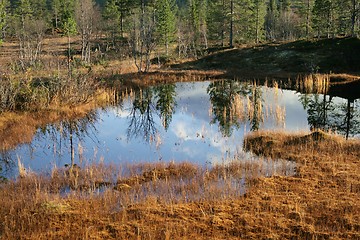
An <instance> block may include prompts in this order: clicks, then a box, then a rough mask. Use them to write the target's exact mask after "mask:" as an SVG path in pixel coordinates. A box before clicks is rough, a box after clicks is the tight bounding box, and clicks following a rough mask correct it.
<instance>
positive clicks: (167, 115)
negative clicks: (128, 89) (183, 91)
mask: <svg viewBox="0 0 360 240" xmlns="http://www.w3.org/2000/svg"><path fill="white" fill-rule="evenodd" d="M175 90H176V87H175V85H174V84H165V85H161V86H157V87H153V88H145V89H141V90H140V91H137V92H136V93H135V99H134V101H133V103H132V107H131V109H130V114H129V119H130V121H129V127H128V130H127V136H128V139H132V138H133V137H137V138H142V139H144V140H145V141H146V142H152V141H153V140H154V139H155V138H156V134H157V133H158V129H157V127H156V121H155V119H154V115H153V114H154V113H156V114H157V116H158V117H159V118H160V119H161V122H162V125H163V127H164V129H165V130H167V129H168V128H169V126H170V123H171V120H172V116H173V114H174V113H175V106H176V100H175V97H176V91H175Z"/></svg>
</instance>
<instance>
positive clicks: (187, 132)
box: [7, 81, 345, 176]
mask: <svg viewBox="0 0 360 240" xmlns="http://www.w3.org/2000/svg"><path fill="white" fill-rule="evenodd" d="M232 82H234V81H232ZM217 84H218V85H217ZM217 84H214V83H211V82H196V83H177V84H176V85H174V86H172V88H167V90H166V91H170V92H171V91H173V92H172V93H170V94H167V95H166V94H165V95H164V94H163V92H161V91H162V90H164V89H160V90H159V89H156V88H152V89H151V90H150V91H147V90H143V92H142V94H139V93H138V94H135V95H137V98H136V99H137V100H136V101H135V102H134V100H133V98H131V97H127V98H125V99H123V101H122V102H121V103H120V104H119V105H118V106H112V107H108V108H107V109H98V110H96V111H95V112H94V113H92V116H91V117H89V119H90V121H89V119H87V120H84V121H83V122H81V123H79V122H77V123H73V125H72V123H68V124H66V123H60V124H56V125H49V126H47V127H46V128H44V129H39V131H38V134H37V136H36V137H35V139H34V140H33V142H32V143H31V144H27V145H22V146H19V147H18V148H17V149H15V150H14V151H11V152H9V153H8V154H9V155H10V156H11V158H13V159H16V158H17V157H20V159H21V160H22V162H23V163H24V165H25V167H26V168H30V169H32V170H33V171H46V170H49V169H51V168H52V167H53V166H54V165H56V166H64V164H66V163H70V159H71V151H70V140H69V139H70V133H69V129H70V128H72V130H71V131H73V140H74V141H73V145H74V149H75V162H77V163H80V164H84V163H89V162H99V161H104V162H105V163H115V164H116V163H134V162H156V161H159V160H160V161H172V160H174V161H190V162H195V163H198V164H201V165H203V164H213V163H221V162H222V161H223V160H224V159H226V158H229V157H230V158H231V157H233V156H234V155H240V156H242V157H246V154H245V153H243V151H242V141H243V138H244V135H246V133H248V132H249V131H251V130H256V129H257V128H258V129H285V130H287V131H299V130H305V131H308V130H309V128H310V127H309V124H308V112H309V111H307V110H305V109H304V105H303V104H302V103H301V102H300V101H299V99H303V98H304V97H301V96H302V95H301V94H299V93H296V92H295V91H290V90H281V89H274V88H268V87H257V89H258V90H256V91H254V88H252V87H251V86H249V85H244V84H240V83H235V84H234V85H233V83H231V84H230V85H229V83H228V82H226V81H225V82H224V83H220V82H218V83H217ZM238 93H241V94H240V95H241V96H242V100H241V101H240V105H237V107H238V108H239V106H245V107H244V108H246V107H249V106H250V105H253V107H254V109H258V107H259V106H260V111H261V112H263V114H262V116H260V117H258V121H255V123H254V119H256V117H253V116H255V115H254V111H253V112H252V113H251V114H250V115H251V116H249V114H245V115H246V116H244V113H242V114H243V116H240V117H239V116H231V114H234V113H231V111H232V110H231V109H230V108H231V106H228V105H226V104H224V102H226V101H223V100H224V99H225V100H226V99H229V98H231V99H234V96H235V95H236V94H238ZM161 94H163V95H161ZM159 96H161V97H159ZM169 97H170V98H171V97H173V98H172V99H170V100H169ZM160 98H161V99H160ZM139 99H140V100H139ZM159 99H160V100H159ZM163 99H166V101H167V103H169V102H170V105H171V106H169V105H166V103H165V104H164V102H162V103H163V104H162V105H161V104H159V102H160V103H161V100H163ZM332 101H335V102H339V103H343V102H344V101H345V100H342V99H335V100H334V99H332ZM303 102H304V101H303ZM255 103H260V105H256V104H255ZM135 105H136V107H135ZM305 105H306V104H305ZM240 108H241V107H240ZM224 109H225V110H224ZM249 109H250V108H249ZM276 109H277V110H281V109H285V110H284V112H283V114H285V115H284V117H285V118H284V121H280V122H279V120H278V119H277V117H276V115H277V114H276V111H277V110H276ZM164 111H165V113H164ZM166 111H168V112H166ZM169 112H170V114H168V113H169ZM245 112H246V111H245ZM250 112H251V111H250ZM251 118H252V119H251ZM229 119H230V120H229ZM249 119H250V120H249ZM89 122H90V123H91V124H89ZM129 126H132V128H131V127H130V129H129ZM164 126H165V127H164ZM142 128H143V129H142ZM254 128H255V129H254ZM12 171H13V172H10V173H8V174H7V175H9V176H14V175H16V174H15V172H16V168H15V169H13V170H12Z"/></svg>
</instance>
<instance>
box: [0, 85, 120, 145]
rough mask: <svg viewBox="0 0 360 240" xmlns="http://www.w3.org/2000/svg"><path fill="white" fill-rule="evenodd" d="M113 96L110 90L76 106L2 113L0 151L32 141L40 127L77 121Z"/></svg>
mask: <svg viewBox="0 0 360 240" xmlns="http://www.w3.org/2000/svg"><path fill="white" fill-rule="evenodd" d="M114 97H116V96H114V93H113V91H111V90H106V91H105V90H102V91H100V90H99V91H98V93H97V94H96V96H94V97H93V98H92V99H89V100H88V102H87V103H83V104H79V105H77V106H57V105H55V106H50V107H49V108H48V109H44V110H38V111H36V112H31V111H26V112H4V113H1V114H0V151H5V150H9V149H11V148H14V147H15V146H17V145H18V144H20V143H28V142H31V141H32V138H33V136H34V134H35V133H36V130H37V129H38V128H39V127H40V126H44V125H46V124H49V123H55V122H59V121H60V120H64V119H78V118H82V117H84V116H85V115H86V114H87V113H88V112H89V111H91V110H93V109H95V108H97V107H99V106H103V105H104V104H109V103H111V102H112V101H113V98H114Z"/></svg>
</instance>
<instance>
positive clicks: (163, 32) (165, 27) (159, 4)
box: [155, 0, 176, 55]
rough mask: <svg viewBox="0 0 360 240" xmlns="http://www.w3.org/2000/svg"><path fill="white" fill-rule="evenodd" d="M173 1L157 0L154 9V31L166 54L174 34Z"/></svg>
mask: <svg viewBox="0 0 360 240" xmlns="http://www.w3.org/2000/svg"><path fill="white" fill-rule="evenodd" d="M174 8H175V2H174V1H172V0H157V1H156V5H155V11H156V32H157V37H158V43H160V44H163V45H165V47H166V55H168V52H169V43H170V42H172V41H173V40H174V36H175V31H176V27H175V14H174Z"/></svg>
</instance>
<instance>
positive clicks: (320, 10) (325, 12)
mask: <svg viewBox="0 0 360 240" xmlns="http://www.w3.org/2000/svg"><path fill="white" fill-rule="evenodd" d="M333 1H334V0H315V3H314V8H313V26H314V28H315V29H316V32H317V36H318V37H321V36H322V35H323V34H324V33H325V34H326V36H327V38H329V37H330V36H331V35H335V32H334V4H333Z"/></svg>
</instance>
